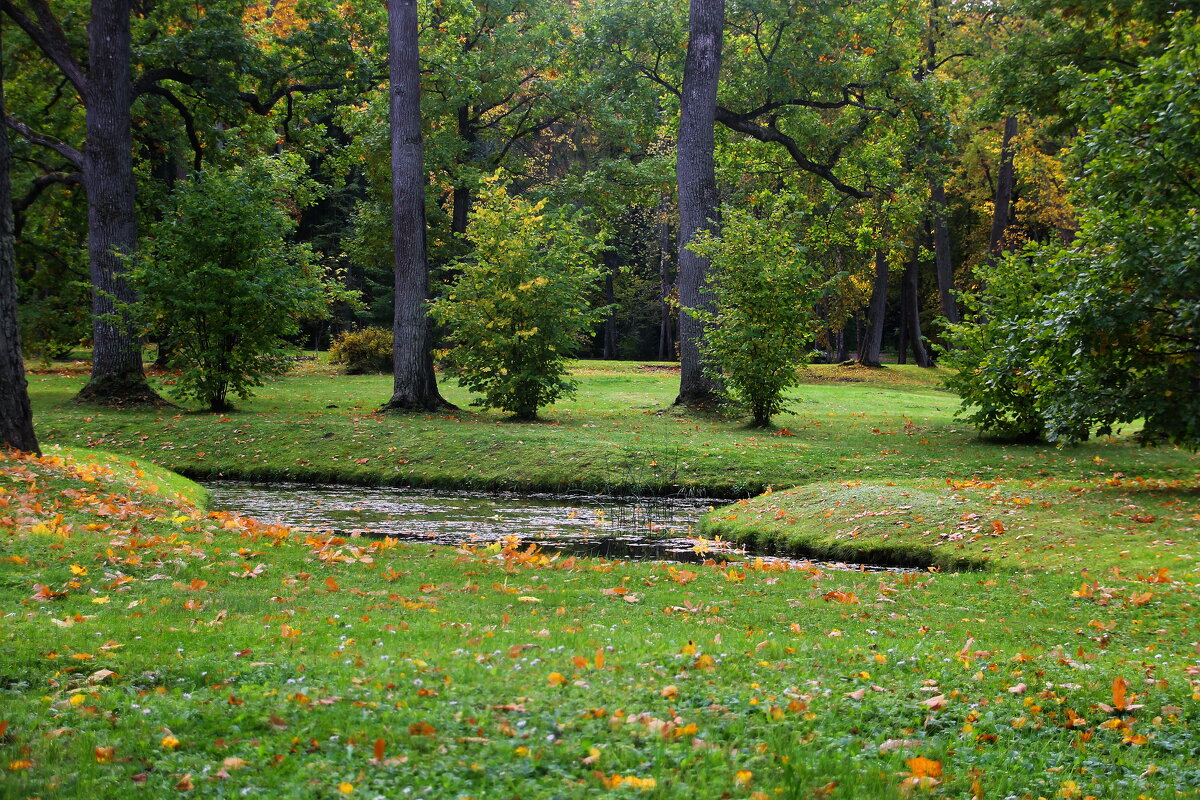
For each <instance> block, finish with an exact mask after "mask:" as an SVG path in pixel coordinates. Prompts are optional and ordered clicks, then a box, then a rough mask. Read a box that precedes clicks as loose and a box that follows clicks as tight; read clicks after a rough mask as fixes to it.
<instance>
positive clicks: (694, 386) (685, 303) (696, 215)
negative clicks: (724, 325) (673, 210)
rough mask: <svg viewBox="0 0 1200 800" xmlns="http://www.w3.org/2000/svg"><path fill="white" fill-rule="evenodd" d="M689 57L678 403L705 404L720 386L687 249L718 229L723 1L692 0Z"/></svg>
mask: <svg viewBox="0 0 1200 800" xmlns="http://www.w3.org/2000/svg"><path fill="white" fill-rule="evenodd" d="M688 18H689V28H688V45H687V61H686V63H685V66H684V70H683V89H682V91H681V94H680V99H679V143H678V146H677V148H676V179H677V180H678V182H679V304H680V309H681V310H680V314H679V362H680V363H679V367H680V370H679V397H678V398H677V399H676V400H675V402H676V403H678V404H681V405H689V406H695V405H703V404H705V403H710V402H712V401H713V400H714V399H715V398H716V392H717V389H718V386H717V384H716V383H715V382H714V381H713V379H712V377H711V375H710V374H708V373H707V372H706V371H705V370H704V365H703V361H702V355H701V349H700V340H701V338H702V337H703V336H704V328H703V324H702V323H701V321H700V320H699V319H697V317H696V316H695V315H694V314H693V311H692V310H693V309H701V310H711V308H712V298H711V295H709V294H708V293H707V291H706V287H705V282H706V273H707V269H708V263H707V259H705V258H704V257H703V256H701V255H700V254H699V253H697V252H695V251H694V250H691V249H689V247H688V246H689V245H690V244H691V242H692V240H693V239H695V237H696V236H697V235H698V234H699V233H700V232H701V231H710V232H711V231H715V230H716V229H717V220H716V217H717V177H716V167H715V166H714V158H713V147H714V143H713V125H714V123H715V121H716V115H717V82H718V79H719V77H720V73H721V42H722V36H723V33H724V27H725V0H691V6H690V11H689V15H688Z"/></svg>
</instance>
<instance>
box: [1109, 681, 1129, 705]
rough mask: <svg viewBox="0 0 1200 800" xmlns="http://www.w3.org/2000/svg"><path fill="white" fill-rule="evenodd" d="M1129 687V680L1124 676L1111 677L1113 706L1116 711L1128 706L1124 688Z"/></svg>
mask: <svg viewBox="0 0 1200 800" xmlns="http://www.w3.org/2000/svg"><path fill="white" fill-rule="evenodd" d="M1128 688H1129V681H1127V680H1125V679H1124V678H1113V683H1112V697H1113V708H1115V709H1116V710H1117V711H1124V710H1125V709H1126V708H1128V705H1127V703H1128V701H1127V700H1126V699H1125V690H1126V689H1128Z"/></svg>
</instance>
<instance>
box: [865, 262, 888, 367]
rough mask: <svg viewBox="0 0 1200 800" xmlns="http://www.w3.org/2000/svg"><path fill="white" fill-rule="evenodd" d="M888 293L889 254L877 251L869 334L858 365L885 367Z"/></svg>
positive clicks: (869, 310)
mask: <svg viewBox="0 0 1200 800" xmlns="http://www.w3.org/2000/svg"><path fill="white" fill-rule="evenodd" d="M887 293H888V261H887V253H886V252H885V251H884V250H876V251H875V281H874V283H873V284H872V285H871V304H870V306H868V308H867V333H866V336H864V337H863V339H862V341H861V342H860V343H859V348H858V363H860V364H862V365H863V366H866V367H881V366H883V360H882V356H883V318H884V314H885V313H886V312H887Z"/></svg>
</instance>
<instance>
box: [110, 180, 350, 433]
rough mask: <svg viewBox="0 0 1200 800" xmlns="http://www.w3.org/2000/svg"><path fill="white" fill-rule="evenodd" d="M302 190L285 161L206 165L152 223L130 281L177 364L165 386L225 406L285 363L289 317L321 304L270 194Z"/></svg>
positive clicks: (322, 291)
mask: <svg viewBox="0 0 1200 800" xmlns="http://www.w3.org/2000/svg"><path fill="white" fill-rule="evenodd" d="M306 192H307V187H306V186H305V185H304V184H303V182H302V181H301V180H300V179H299V177H298V176H297V174H296V170H295V169H294V164H293V163H292V162H291V161H289V160H288V159H283V158H273V159H263V160H260V161H257V162H255V163H253V164H251V165H250V166H248V167H244V168H242V167H238V168H234V169H230V170H209V171H205V172H201V173H197V174H196V175H194V176H193V177H192V178H191V180H189V181H187V182H186V183H184V184H183V185H181V186H180V187H179V188H178V189H177V190H176V193H175V195H174V197H173V204H172V206H171V208H169V209H168V210H167V213H166V214H165V215H164V216H163V219H162V220H161V221H160V222H158V223H157V224H156V225H154V226H153V228H152V230H151V232H150V239H149V241H148V242H147V246H146V247H145V248H144V249H143V251H142V255H141V257H139V258H138V260H137V261H136V262H135V264H134V266H133V269H132V271H131V273H130V278H131V280H132V281H133V283H134V285H135V286H136V288H137V291H138V293H139V294H140V296H141V302H140V303H139V304H138V306H137V309H136V316H137V319H138V320H139V321H140V322H141V323H142V325H143V326H144V328H145V329H146V331H147V332H153V333H155V334H156V335H157V338H158V340H159V341H160V342H161V343H162V344H163V345H165V346H166V348H167V349H168V351H169V352H170V354H171V355H170V358H169V361H168V364H169V365H170V366H171V367H174V368H177V369H180V370H182V374H181V376H180V377H179V379H178V382H177V383H176V384H175V386H174V388H173V390H172V393H173V394H174V395H175V396H176V397H179V398H183V399H191V400H197V401H199V402H201V403H204V404H205V405H206V406H207V407H208V408H209V409H210V410H211V411H224V410H227V409H228V408H229V407H230V405H229V401H228V399H227V398H228V396H229V394H230V393H233V394H235V395H237V396H238V397H242V398H245V397H249V396H250V394H251V389H252V388H253V387H255V386H259V385H261V383H262V380H263V378H264V377H266V376H268V375H273V374H278V373H279V372H281V371H282V370H283V369H284V368H285V365H286V363H287V362H286V359H285V356H286V355H287V354H288V342H287V337H289V336H293V335H295V334H296V333H297V332H298V331H299V326H298V321H299V320H300V319H304V318H317V317H320V316H322V315H323V314H324V313H325V310H326V308H327V306H328V302H327V291H328V290H327V287H326V285H325V284H324V282H323V281H322V278H321V276H320V274H319V272H318V269H317V267H316V265H315V264H314V259H313V254H312V252H311V251H310V250H309V249H308V248H307V247H304V246H298V245H293V244H290V243H289V242H288V235H289V234H290V233H291V232H292V231H293V230H294V229H295V227H296V223H295V221H294V220H293V219H292V218H291V217H290V216H289V215H288V214H287V213H286V211H285V210H284V208H283V207H282V205H281V201H280V200H279V199H278V198H283V197H287V198H291V199H292V200H293V202H295V201H296V200H300V201H301V202H303V200H304V197H303V196H304V194H305V193H306Z"/></svg>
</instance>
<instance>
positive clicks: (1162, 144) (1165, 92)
mask: <svg viewBox="0 0 1200 800" xmlns="http://www.w3.org/2000/svg"><path fill="white" fill-rule="evenodd" d="M1171 36H1172V40H1173V43H1174V45H1173V46H1172V47H1171V48H1169V49H1167V50H1166V51H1164V52H1163V54H1162V55H1160V56H1157V57H1155V58H1150V59H1146V60H1144V61H1143V62H1142V63H1141V64H1140V65H1139V66H1138V68H1137V69H1136V70H1133V71H1129V70H1114V71H1111V72H1104V73H1100V74H1099V75H1098V76H1096V77H1095V78H1092V79H1088V80H1085V81H1082V82H1081V83H1080V85H1079V87H1078V89H1077V90H1076V91H1075V100H1074V102H1075V104H1076V107H1077V109H1078V110H1079V111H1081V112H1082V113H1083V115H1084V117H1085V118H1086V119H1087V121H1088V125H1087V128H1086V132H1085V133H1084V134H1083V135H1082V136H1081V137H1080V138H1079V140H1078V141H1077V142H1076V143H1075V144H1074V146H1073V151H1072V158H1073V160H1074V161H1075V163H1076V164H1077V165H1078V167H1079V171H1080V176H1081V177H1080V178H1079V180H1078V181H1076V182H1075V184H1074V185H1073V186H1072V192H1071V198H1072V201H1073V202H1074V203H1075V204H1076V206H1077V207H1078V208H1079V209H1080V212H1079V229H1078V232H1077V235H1076V236H1075V238H1074V240H1073V241H1072V242H1070V244H1068V245H1061V244H1049V245H1043V246H1040V247H1036V248H1032V249H1031V250H1030V251H1029V252H1027V253H1025V254H1023V255H1020V256H1017V257H1010V258H1009V259H1008V261H1006V262H1004V263H1003V264H1002V265H1001V268H999V269H996V270H992V271H989V272H988V273H987V274H986V275H985V276H984V278H985V281H986V285H987V289H986V291H985V293H984V295H983V297H982V298H981V299H980V300H979V302H977V303H975V306H976V311H977V312H978V313H977V314H976V316H975V317H974V318H973V319H971V320H969V321H968V323H966V324H964V325H963V326H959V327H958V328H956V330H955V332H954V334H953V336H952V339H951V341H952V343H953V344H954V345H955V346H957V347H959V348H961V350H962V352H961V353H955V354H953V355H952V360H953V365H954V366H957V367H958V368H959V369H960V370H961V371H960V373H959V375H958V376H957V377H956V378H954V379H952V381H951V384H950V385H951V388H953V389H955V390H956V391H957V392H958V393H959V394H960V395H961V396H962V398H963V402H964V406H965V407H966V408H965V413H966V414H967V418H968V419H969V420H971V421H972V422H973V423H975V424H977V425H979V426H980V427H981V428H982V429H984V430H987V431H991V432H998V433H1001V434H1018V435H1032V434H1035V433H1040V432H1042V431H1044V432H1045V437H1046V438H1047V439H1049V440H1051V441H1056V442H1076V441H1079V440H1082V439H1086V438H1087V437H1088V436H1090V435H1092V434H1093V433H1100V434H1107V433H1110V432H1112V431H1113V430H1115V429H1116V426H1118V425H1122V424H1133V423H1136V422H1138V421H1141V423H1142V425H1143V426H1144V427H1143V431H1142V436H1143V438H1145V439H1146V440H1149V441H1154V440H1162V441H1167V442H1171V443H1174V444H1177V445H1181V446H1184V447H1190V448H1193V449H1195V448H1197V447H1200V269H1197V268H1196V265H1197V264H1198V263H1200V214H1197V202H1196V199H1197V196H1198V191H1197V188H1196V187H1197V185H1200V169H1197V164H1200V115H1198V114H1196V113H1183V112H1182V111H1181V110H1180V109H1196V108H1200V83H1197V81H1196V75H1197V74H1200V22H1197V21H1196V20H1195V19H1193V18H1192V17H1190V16H1182V15H1181V16H1180V17H1179V18H1178V20H1177V21H1176V23H1175V25H1174V27H1173V30H1172V32H1171ZM1006 270H1008V274H1006Z"/></svg>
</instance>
